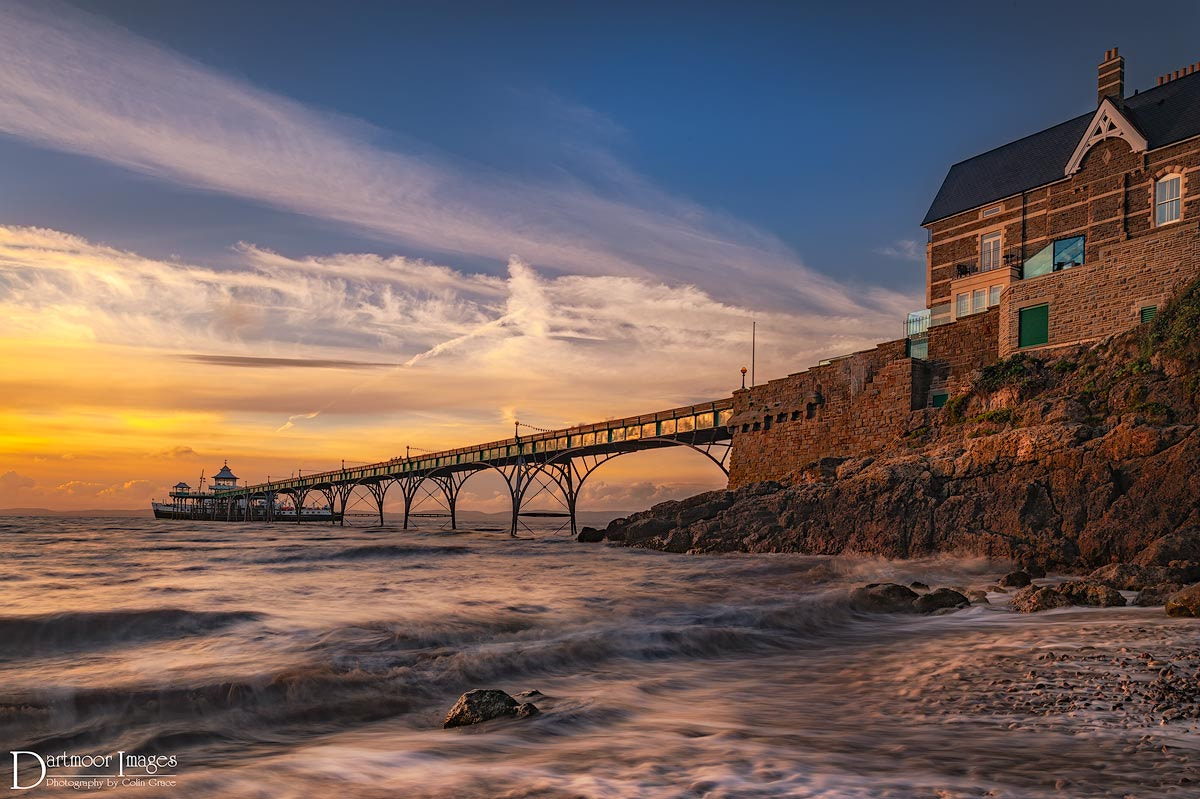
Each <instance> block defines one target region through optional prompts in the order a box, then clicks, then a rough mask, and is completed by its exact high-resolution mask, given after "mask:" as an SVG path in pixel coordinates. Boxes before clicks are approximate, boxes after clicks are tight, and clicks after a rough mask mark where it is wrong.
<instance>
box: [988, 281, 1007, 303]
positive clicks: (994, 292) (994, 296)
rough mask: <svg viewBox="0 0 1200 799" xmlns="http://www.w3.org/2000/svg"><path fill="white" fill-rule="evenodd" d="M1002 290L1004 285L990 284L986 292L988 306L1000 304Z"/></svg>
mask: <svg viewBox="0 0 1200 799" xmlns="http://www.w3.org/2000/svg"><path fill="white" fill-rule="evenodd" d="M1002 291H1004V286H992V287H991V289H989V293H988V307H989V308H990V307H992V306H993V305H999V304H1000V292H1002Z"/></svg>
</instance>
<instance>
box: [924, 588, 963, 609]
mask: <svg viewBox="0 0 1200 799" xmlns="http://www.w3.org/2000/svg"><path fill="white" fill-rule="evenodd" d="M970 604H971V600H969V599H967V598H966V597H965V596H963V595H962V594H960V593H958V592H957V591H955V590H953V589H951V588H939V589H937V590H936V591H930V592H929V593H928V594H921V595H920V596H919V597H917V598H916V600H914V601H913V609H914V610H916V612H917V613H937V612H938V611H940V610H957V609H959V608H965V607H967V606H968V605H970Z"/></svg>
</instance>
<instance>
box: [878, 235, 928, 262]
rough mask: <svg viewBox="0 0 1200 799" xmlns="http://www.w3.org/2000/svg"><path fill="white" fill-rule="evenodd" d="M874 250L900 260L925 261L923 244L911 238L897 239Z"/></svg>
mask: <svg viewBox="0 0 1200 799" xmlns="http://www.w3.org/2000/svg"><path fill="white" fill-rule="evenodd" d="M875 252H877V253H879V254H880V255H886V256H887V257H889V258H899V259H900V260H902V261H915V262H917V263H924V262H925V245H924V244H922V243H921V242H919V241H914V240H913V239H898V240H896V241H893V242H892V243H891V244H889V245H887V246H886V247H880V248H878V249H877V250H875Z"/></svg>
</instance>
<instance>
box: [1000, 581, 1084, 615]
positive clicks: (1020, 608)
mask: <svg viewBox="0 0 1200 799" xmlns="http://www.w3.org/2000/svg"><path fill="white" fill-rule="evenodd" d="M1070 606H1071V600H1070V599H1068V598H1067V597H1065V596H1063V595H1062V594H1060V593H1059V592H1058V591H1056V590H1054V589H1053V588H1050V587H1049V586H1036V585H1030V586H1026V587H1025V588H1022V589H1021V590H1020V591H1018V592H1017V595H1016V596H1014V597H1013V598H1012V604H1011V606H1010V607H1012V609H1013V610H1015V611H1017V612H1018V613H1037V612H1038V611H1041V610H1050V609H1052V608H1068V607H1070Z"/></svg>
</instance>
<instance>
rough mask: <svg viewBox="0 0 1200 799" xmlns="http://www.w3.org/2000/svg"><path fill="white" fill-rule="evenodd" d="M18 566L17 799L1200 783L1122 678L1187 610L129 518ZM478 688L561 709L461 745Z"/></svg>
mask: <svg viewBox="0 0 1200 799" xmlns="http://www.w3.org/2000/svg"><path fill="white" fill-rule="evenodd" d="M0 553H2V556H3V560H2V562H3V571H2V572H0V742H2V746H0V757H2V758H3V759H2V760H0V772H2V773H0V786H2V787H0V790H4V791H5V792H6V793H10V795H12V796H20V795H31V796H42V795H49V796H59V795H70V796H80V795H96V796H99V795H112V796H125V795H128V796H138V797H143V796H155V797H163V799H166V798H167V797H227V796H228V797H272V798H274V797H285V798H286V797H296V798H297V799H300V798H301V797H340V798H343V799H352V798H354V797H405V798H409V797H411V798H414V799H417V798H420V797H431V798H432V797H455V799H470V798H472V797H488V798H489V799H490V798H491V797H509V798H512V799H516V798H518V797H522V798H524V797H587V798H589V799H591V798H592V797H596V798H599V797H855V798H857V797H861V798H862V799H877V798H878V797H922V798H924V797H929V798H930V799H934V798H936V799H955V798H957V797H1013V798H1014V799H1036V798H1037V797H1055V798H1056V799H1061V798H1062V797H1091V796H1104V797H1108V796H1112V797H1164V796H1167V797H1173V796H1179V797H1197V796H1200V773H1197V765H1198V761H1197V757H1196V755H1197V746H1198V743H1197V741H1198V740H1200V734H1198V732H1197V729H1196V726H1195V725H1196V723H1197V722H1196V721H1195V720H1194V719H1193V720H1187V719H1184V720H1183V721H1178V720H1176V721H1171V722H1167V721H1164V720H1162V719H1161V718H1160V717H1159V716H1160V715H1161V708H1159V709H1158V710H1154V709H1151V708H1150V707H1148V706H1147V707H1144V708H1143V707H1141V706H1140V705H1137V704H1136V702H1131V701H1129V700H1128V696H1129V692H1128V690H1127V689H1128V685H1129V683H1128V681H1129V680H1131V679H1132V680H1142V679H1144V680H1147V681H1148V680H1151V679H1152V678H1153V674H1154V672H1155V671H1157V670H1158V669H1159V668H1160V667H1161V666H1162V663H1164V662H1167V663H1168V665H1169V662H1170V660H1171V659H1172V658H1175V659H1177V660H1179V661H1180V662H1181V663H1182V662H1183V659H1185V658H1187V657H1188V655H1187V653H1188V652H1189V651H1190V652H1192V653H1195V651H1196V649H1197V647H1196V644H1197V641H1198V640H1200V636H1198V635H1197V633H1196V630H1197V629H1198V628H1197V627H1196V626H1194V625H1193V624H1192V622H1193V620H1178V619H1169V618H1167V617H1166V616H1165V614H1164V613H1163V611H1162V608H1134V607H1127V608H1103V609H1101V608H1091V609H1080V608H1073V609H1063V610H1055V611H1050V612H1046V613H1039V614H1029V615H1026V614H1017V613H1013V612H1011V611H1009V610H1008V609H1007V608H1006V606H1005V595H1004V594H1003V593H1000V592H997V591H992V592H991V593H989V594H988V596H989V600H991V601H990V602H989V603H988V604H980V605H975V606H972V607H970V608H969V609H966V610H960V611H957V612H954V613H949V614H946V615H938V616H907V615H906V616H898V615H872V614H863V613H857V612H855V611H854V610H853V609H852V608H851V606H850V604H849V602H848V601H847V597H848V592H849V591H850V589H851V588H853V587H854V586H858V585H862V584H864V583H867V582H878V581H895V582H902V583H908V582H910V581H913V580H920V581H922V582H924V583H927V584H929V585H931V586H934V587H937V586H958V587H961V588H964V589H965V588H972V587H977V586H989V585H990V584H994V583H995V581H996V579H997V576H998V575H1000V574H1002V573H1003V571H1004V570H1005V569H1006V564H996V563H989V562H987V561H984V560H970V559H953V558H946V559H938V560H926V561H909V562H891V561H886V560H882V559H875V558H867V557H856V558H851V557H810V556H802V555H723V556H712V555H705V556H698V555H679V554H670V553H663V552H654V551H647V550H639V549H628V548H622V547H617V546H611V545H605V544H582V543H578V542H576V541H574V540H572V539H571V538H570V537H567V536H563V535H561V534H555V533H554V532H553V531H552V530H550V529H549V528H547V529H544V530H539V529H536V528H535V529H533V530H526V531H523V533H522V536H521V537H519V538H516V539H514V538H512V537H510V536H509V535H508V534H507V533H506V532H505V531H503V530H498V529H495V528H485V529H473V530H459V531H450V530H445V529H439V528H437V527H436V526H433V525H430V526H428V527H426V528H423V529H416V530H407V531H406V530H402V529H400V528H399V527H398V526H387V527H374V528H367V527H357V528H356V527H344V528H343V527H337V526H331V525H325V524H317V523H311V524H304V525H295V524H273V525H267V524H247V523H241V524H229V523H213V522H184V521H155V520H150V519H122V518H94V519H65V518H20V517H18V518H6V519H0ZM1141 663H1150V664H1151V666H1147V670H1146V673H1145V674H1142V672H1141V671H1137V669H1138V668H1140V666H1139V664H1141ZM1151 667H1152V668H1153V670H1154V671H1151V670H1149V669H1150V668H1151ZM1181 667H1182V666H1181ZM1123 681H1124V683H1123ZM1122 684H1124V685H1125V688H1126V690H1125V695H1126V699H1124V700H1123V699H1121V697H1120V694H1121V691H1122V688H1121V686H1122ZM1147 684H1148V683H1147ZM476 688H488V689H499V690H504V691H507V692H508V693H510V694H514V695H516V694H521V693H522V692H537V693H532V694H527V695H526V697H527V698H526V699H525V700H523V701H531V702H533V703H534V704H535V705H537V707H538V708H539V710H540V713H538V714H537V715H535V716H532V717H529V718H521V719H517V718H512V719H499V720H495V721H491V722H488V723H486V724H481V725H476V726H471V727H462V728H457V729H443V726H442V723H443V719H444V717H445V715H446V713H447V711H448V709H449V708H450V707H451V706H452V705H453V704H454V703H455V701H456V699H457V698H458V697H459V696H460V695H461V694H462V693H463V692H465V691H470V690H472V689H476ZM1122 704H1124V707H1122ZM13 753H16V754H13ZM10 786H15V787H14V788H10Z"/></svg>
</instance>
